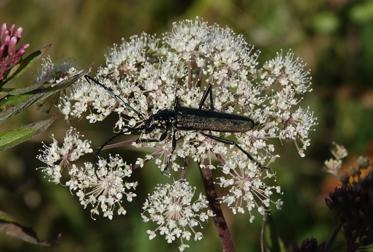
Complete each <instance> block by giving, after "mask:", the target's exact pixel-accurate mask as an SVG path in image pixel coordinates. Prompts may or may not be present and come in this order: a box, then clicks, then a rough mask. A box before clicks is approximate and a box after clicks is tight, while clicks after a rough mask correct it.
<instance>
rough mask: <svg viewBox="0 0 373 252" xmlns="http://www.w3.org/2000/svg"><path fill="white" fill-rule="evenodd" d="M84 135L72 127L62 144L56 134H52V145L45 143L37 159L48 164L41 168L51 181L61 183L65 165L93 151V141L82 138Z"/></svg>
mask: <svg viewBox="0 0 373 252" xmlns="http://www.w3.org/2000/svg"><path fill="white" fill-rule="evenodd" d="M82 137H83V135H80V134H79V132H78V131H76V130H75V129H74V128H72V127H71V128H70V129H69V130H68V131H67V132H66V135H65V138H64V141H63V143H62V144H59V143H58V141H57V140H56V139H55V138H54V136H52V143H51V144H50V145H47V144H43V149H41V150H40V152H41V154H40V155H38V156H37V159H39V160H40V161H42V162H43V163H44V164H45V165H46V166H44V167H40V169H41V170H42V172H43V173H44V174H45V175H46V176H47V177H48V179H49V180H50V181H51V182H54V183H60V179H61V177H62V174H61V172H62V169H63V168H64V167H66V166H70V163H71V162H74V161H76V160H78V159H79V158H80V157H82V156H83V155H85V154H87V153H91V152H93V150H92V147H91V142H90V141H89V140H82V139H81V138H82Z"/></svg>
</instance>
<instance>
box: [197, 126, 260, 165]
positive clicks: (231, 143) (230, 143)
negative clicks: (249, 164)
mask: <svg viewBox="0 0 373 252" xmlns="http://www.w3.org/2000/svg"><path fill="white" fill-rule="evenodd" d="M200 133H201V134H202V135H203V136H205V137H208V138H211V139H213V140H215V141H218V142H220V143H224V144H229V145H234V146H236V147H237V148H238V149H239V150H240V151H242V152H243V153H245V154H246V156H247V157H248V158H249V159H250V160H251V161H253V162H254V163H255V164H257V165H258V166H259V167H260V168H263V169H267V167H264V166H262V164H261V163H259V162H258V161H257V160H256V159H255V158H253V156H251V154H250V153H248V152H247V151H246V150H244V149H243V148H242V147H241V146H240V145H239V144H238V143H236V142H235V141H232V140H228V139H225V138H222V137H218V136H214V135H210V134H206V133H204V132H200Z"/></svg>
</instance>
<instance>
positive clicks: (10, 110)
mask: <svg viewBox="0 0 373 252" xmlns="http://www.w3.org/2000/svg"><path fill="white" fill-rule="evenodd" d="M86 73H87V71H80V72H79V73H77V74H76V75H73V76H71V77H70V78H68V79H66V80H64V81H62V82H60V83H57V84H55V85H54V86H48V87H40V86H39V88H36V89H34V87H36V86H35V85H33V86H31V88H30V87H27V88H21V89H15V90H12V91H10V92H9V93H8V95H6V96H5V97H3V98H1V99H0V122H1V121H4V120H6V119H8V118H9V117H11V116H13V115H15V114H17V113H19V112H21V111H23V110H24V109H27V108H28V107H30V106H31V105H33V104H34V103H35V102H38V101H42V100H45V99H46V98H48V97H49V96H51V95H54V94H56V93H57V92H59V91H60V90H61V89H65V88H67V87H69V86H71V85H72V84H73V83H75V82H76V81H77V80H78V79H80V78H81V77H82V76H84V75H85V74H86ZM25 92H26V93H25Z"/></svg>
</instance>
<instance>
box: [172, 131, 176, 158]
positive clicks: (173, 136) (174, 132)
mask: <svg viewBox="0 0 373 252" xmlns="http://www.w3.org/2000/svg"><path fill="white" fill-rule="evenodd" d="M175 149H176V130H175V129H173V130H172V151H171V154H172V153H174V151H175Z"/></svg>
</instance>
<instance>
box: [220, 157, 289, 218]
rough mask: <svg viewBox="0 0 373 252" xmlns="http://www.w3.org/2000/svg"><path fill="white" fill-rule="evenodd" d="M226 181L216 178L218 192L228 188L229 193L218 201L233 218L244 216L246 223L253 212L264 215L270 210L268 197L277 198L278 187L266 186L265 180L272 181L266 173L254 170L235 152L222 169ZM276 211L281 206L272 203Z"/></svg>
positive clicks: (223, 178)
mask: <svg viewBox="0 0 373 252" xmlns="http://www.w3.org/2000/svg"><path fill="white" fill-rule="evenodd" d="M222 170H223V173H224V174H226V177H220V178H218V179H219V180H218V184H219V185H220V186H221V187H222V188H229V191H228V193H227V194H226V195H224V196H223V197H222V199H221V201H222V203H224V204H226V205H227V206H228V207H230V208H231V209H232V212H233V214H236V213H245V212H246V211H247V212H248V214H249V216H250V222H252V221H253V220H254V218H255V215H253V214H252V211H253V210H254V209H257V210H258V212H259V213H260V214H261V215H265V214H266V212H267V210H268V208H269V207H270V203H271V201H272V202H273V200H271V195H272V194H273V193H277V194H280V193H281V189H280V187H279V186H269V185H267V184H266V182H267V180H269V179H272V178H274V175H275V174H273V173H271V172H270V171H269V170H262V169H258V167H257V166H256V165H255V164H254V163H253V162H251V161H248V160H247V157H246V156H245V155H242V154H241V153H239V152H233V153H231V154H230V156H229V159H227V161H226V162H225V163H224V164H223V166H222ZM273 203H274V204H275V205H276V207H277V209H280V208H281V206H282V201H281V200H280V199H278V200H277V201H275V202H273Z"/></svg>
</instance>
